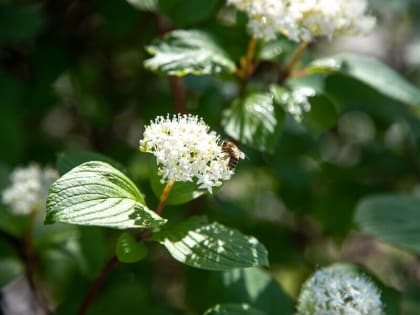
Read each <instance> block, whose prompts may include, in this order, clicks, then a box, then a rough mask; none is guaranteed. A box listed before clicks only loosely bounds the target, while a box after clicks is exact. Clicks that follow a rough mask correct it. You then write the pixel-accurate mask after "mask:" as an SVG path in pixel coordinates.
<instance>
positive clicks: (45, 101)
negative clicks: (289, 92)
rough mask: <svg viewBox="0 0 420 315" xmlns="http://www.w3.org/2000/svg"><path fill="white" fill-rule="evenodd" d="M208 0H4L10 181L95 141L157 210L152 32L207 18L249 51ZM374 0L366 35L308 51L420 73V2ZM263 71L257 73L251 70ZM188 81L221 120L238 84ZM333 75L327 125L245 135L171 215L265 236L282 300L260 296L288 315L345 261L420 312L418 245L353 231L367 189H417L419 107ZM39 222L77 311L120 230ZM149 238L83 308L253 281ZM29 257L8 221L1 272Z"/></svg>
mask: <svg viewBox="0 0 420 315" xmlns="http://www.w3.org/2000/svg"><path fill="white" fill-rule="evenodd" d="M199 2H200V1H196V0H170V1H166V2H165V3H166V4H165V6H164V8H163V9H162V12H159V13H156V12H149V11H141V10H138V9H137V8H136V7H135V6H133V5H132V4H130V3H128V2H127V1H125V0H97V1H94V0H89V1H81V0H75V1H71V0H62V1H50V0H44V1H23V0H22V1H12V0H10V1H7V0H2V1H0V188H4V187H5V186H6V185H7V184H8V174H9V172H10V171H11V170H12V169H13V168H14V167H16V166H22V165H27V164H29V163H30V162H32V161H36V162H39V163H41V164H43V165H52V166H54V165H55V163H56V160H57V157H58V155H59V153H60V152H64V151H69V150H89V151H95V152H98V153H101V154H104V155H106V156H109V157H110V158H112V159H114V160H116V161H118V162H120V163H122V164H123V165H125V166H126V167H127V169H128V171H129V172H130V174H131V177H132V178H133V179H134V180H135V181H136V183H138V184H139V186H140V187H141V189H142V191H143V192H144V193H145V194H146V196H147V198H148V203H149V204H150V205H151V208H153V206H154V205H156V202H157V200H156V198H155V197H154V196H153V193H152V191H151V188H150V185H149V182H148V174H149V171H150V170H149V164H148V163H149V162H148V157H147V156H146V155H145V154H141V153H140V152H139V151H138V141H139V139H140V137H141V133H142V130H143V126H144V124H146V123H148V122H149V121H150V120H151V119H153V118H154V117H155V116H157V115H166V114H167V113H175V112H177V111H178V110H179V108H177V107H176V106H175V104H174V97H173V94H172V92H171V85H170V80H169V79H168V78H167V77H160V76H157V75H155V74H153V73H151V72H148V71H146V70H145V69H144V68H143V61H144V60H145V59H146V58H147V57H148V55H147V53H146V51H145V46H147V45H148V44H150V43H151V42H152V40H153V39H155V38H157V37H159V36H160V35H161V34H162V32H164V31H165V30H167V29H173V28H200V29H205V30H209V31H211V32H213V33H214V34H215V35H216V36H217V37H218V39H219V40H220V42H221V43H222V45H223V46H224V47H225V49H226V50H227V51H228V52H229V54H230V55H231V56H232V58H234V59H235V60H238V59H239V57H240V56H241V55H243V54H244V52H245V51H246V45H247V42H248V35H247V34H246V31H245V29H246V27H245V19H244V17H243V16H241V15H240V14H238V15H237V16H236V15H235V14H234V13H233V12H232V10H231V9H229V8H226V7H225V4H224V1H218V0H212V1H206V3H205V4H201V3H199ZM370 3H371V7H372V12H373V13H374V14H375V15H376V16H377V17H378V27H377V28H376V30H375V31H374V33H373V34H372V35H371V36H369V37H366V38H341V39H337V40H334V41H328V40H323V41H320V42H318V43H316V44H313V45H311V47H310V48H309V50H308V52H307V54H306V55H305V56H304V58H305V60H310V59H311V58H313V57H315V56H327V55H329V54H331V53H335V52H341V51H356V52H360V53H363V54H367V55H372V56H375V57H377V58H379V59H380V60H382V61H383V62H384V63H386V64H388V65H390V66H391V67H392V68H394V69H396V70H397V71H398V72H399V73H401V74H402V75H403V76H405V77H406V78H407V79H408V80H410V81H411V82H413V83H414V84H415V85H417V86H418V87H420V32H419V31H418V30H419V29H420V28H419V27H420V25H419V24H420V2H418V1H416V0H412V1H409V0H400V1H391V0H388V1H387V0H371V1H370ZM263 70H264V69H263ZM267 72H268V73H269V71H267ZM264 78H265V77H264V74H260V73H257V75H256V78H255V79H256V81H258V80H264ZM178 84H181V89H182V90H183V91H184V93H185V95H184V96H185V100H186V110H187V111H188V112H190V113H194V114H198V115H200V116H202V117H204V119H205V121H206V122H207V123H208V124H209V125H210V126H211V127H212V129H214V130H217V131H218V132H220V133H221V134H224V131H223V129H222V127H221V125H220V119H221V112H222V110H223V109H224V108H226V107H227V106H228V105H229V104H230V102H231V101H232V97H233V96H234V95H235V91H237V88H238V87H237V83H236V82H235V81H234V80H233V79H232V78H221V79H215V78H212V77H206V76H204V77H192V76H191V77H190V76H187V77H185V78H183V79H182V80H181V81H178ZM325 89H326V90H327V91H328V92H329V94H330V95H333V96H334V100H335V101H336V103H337V104H338V107H339V113H340V115H339V117H338V120H337V123H336V125H335V126H334V127H333V128H332V129H331V130H329V131H327V132H324V133H322V134H321V135H313V134H311V133H310V132H308V131H307V130H305V129H304V128H299V126H297V125H296V124H286V125H285V127H284V130H283V132H282V135H281V137H280V139H279V141H278V145H277V146H276V148H275V152H274V153H273V154H268V153H261V152H258V151H256V150H254V149H252V148H249V147H246V146H243V147H242V150H243V151H244V152H245V153H246V155H247V159H246V160H244V161H241V162H240V165H239V166H238V169H237V174H236V175H235V177H234V178H233V179H232V180H231V181H230V182H228V183H226V184H225V185H224V186H223V188H222V189H220V191H218V192H217V193H216V194H215V195H213V196H204V197H202V198H200V199H198V200H196V201H194V202H192V203H191V204H188V205H183V206H179V207H168V208H167V209H166V210H165V216H166V217H168V218H170V219H172V220H179V219H181V218H183V217H185V216H188V215H191V214H197V213H198V214H206V215H207V216H209V217H210V218H211V219H215V220H218V221H219V222H222V223H224V224H226V225H229V226H232V227H235V228H237V229H239V230H241V231H242V232H244V233H246V234H251V235H254V236H256V237H257V238H258V239H259V240H260V241H261V242H262V243H264V244H265V245H266V247H267V249H268V251H269V257H270V263H271V267H270V268H269V272H270V274H271V275H273V276H274V278H275V279H276V282H275V283H272V284H270V285H274V286H275V285H277V284H281V286H282V287H283V290H284V292H281V291H280V293H279V296H281V297H282V298H278V297H276V298H273V297H271V298H270V297H268V296H265V297H264V299H265V300H264V299H262V300H261V301H260V300H258V303H259V304H261V305H264V304H265V305H266V306H265V307H266V308H271V309H272V310H273V309H274V308H275V307H277V306H276V305H280V306H278V307H280V308H281V309H282V311H283V313H284V314H292V313H293V299H294V298H295V297H296V296H297V294H298V292H299V288H300V286H301V284H302V282H303V281H304V280H305V279H306V278H307V277H308V275H310V274H311V273H312V272H313V271H314V269H315V268H317V267H320V266H324V265H328V264H330V263H333V262H351V263H355V264H358V265H360V266H362V267H363V269H365V270H366V271H367V272H369V273H370V274H371V276H372V277H373V278H375V279H376V280H377V281H378V285H379V286H380V287H381V291H382V292H383V296H384V299H385V301H386V305H387V314H410V315H416V314H417V315H418V314H420V259H419V257H417V256H416V255H412V254H409V253H407V252H405V251H402V250H399V249H397V248H395V247H392V246H390V245H387V244H385V243H381V242H378V241H376V240H373V239H371V238H369V237H367V236H364V235H363V234H361V233H359V232H358V231H357V229H356V228H355V225H354V223H353V213H354V209H355V206H356V204H357V202H358V201H359V200H360V199H361V198H363V197H364V196H367V195H370V194H374V193H384V192H401V193H409V194H414V195H418V194H420V185H419V179H420V160H419V144H420V141H419V139H420V120H419V119H420V116H419V115H420V112H419V110H418V109H417V110H416V109H413V108H407V107H406V106H403V105H402V104H399V103H398V102H396V101H395V100H391V99H389V98H386V97H384V96H382V95H379V94H378V93H377V92H375V91H374V90H372V89H370V88H367V87H366V86H364V85H362V84H360V83H359V82H357V81H354V80H351V79H349V78H346V77H344V76H338V75H335V76H330V77H329V78H328V79H327V80H326V86H325ZM0 211H5V209H4V208H2V209H0ZM37 233H38V234H37V235H38V239H37V240H38V241H37V243H36V246H37V248H38V250H39V257H40V261H41V262H40V275H41V276H40V277H41V278H42V279H43V283H44V286H45V290H46V291H47V292H50V293H48V294H47V295H49V299H50V300H51V303H52V304H53V305H54V307H56V309H57V311H56V313H57V314H74V313H75V312H76V310H77V308H78V305H79V303H80V300H81V298H82V297H83V294H84V293H85V292H86V290H87V287H88V286H89V284H90V283H91V282H92V280H93V278H94V276H95V275H96V274H97V272H98V271H99V270H100V269H101V268H102V266H103V264H104V263H105V261H106V260H107V259H108V258H109V257H110V256H111V255H112V252H113V246H114V245H115V239H116V238H117V237H118V232H117V231H112V230H103V229H96V228H78V227H69V226H60V225H59V226H57V227H43V226H42V224H41V223H40V224H39V226H38V230H37ZM42 236H44V237H42ZM150 250H151V253H150V256H149V259H147V260H145V261H143V262H140V263H137V264H134V265H120V266H118V267H117V268H116V269H115V271H114V272H113V273H111V276H110V277H109V279H107V281H106V283H105V286H104V288H103V290H102V291H101V293H100V295H99V297H98V299H97V301H96V302H95V304H94V305H93V307H92V310H91V311H92V312H91V313H89V314H117V313H120V314H201V313H202V312H203V311H204V310H205V309H206V308H207V307H209V306H211V305H213V304H215V303H219V302H224V301H226V300H228V301H236V300H240V296H241V294H244V293H243V292H242V291H241V290H243V287H246V285H247V284H246V282H244V283H239V284H238V283H236V282H235V281H234V280H232V279H236V278H238V277H239V275H238V273H239V272H238V273H231V274H218V273H213V272H206V271H200V270H194V269H191V268H186V267H183V266H182V265H180V264H179V263H177V262H175V261H173V260H172V259H171V258H170V257H169V255H168V254H167V253H166V252H165V251H164V249H161V248H158V247H153V246H150ZM22 270H23V267H22V263H21V262H20V261H19V258H18V255H17V254H16V250H15V249H14V248H13V246H12V245H11V244H10V243H8V241H7V239H6V238H2V237H1V235H0V286H5V285H6V284H8V283H10V281H12V280H13V279H15V278H16V277H18V276H19V275H20V274H22ZM256 273H258V272H256ZM252 276H254V277H256V278H258V277H257V276H255V274H252V275H250V276H249V277H251V278H252ZM229 277H230V278H229ZM235 277H236V278H235ZM261 277H263V276H261ZM226 279H228V280H226ZM229 279H230V280H229ZM247 279H248V278H247ZM226 281H227V282H229V281H231V283H234V284H232V285H231V286H230V287H229V286H227V285H226V283H227V282H226ZM249 281H251V280H249ZM235 285H236V287H235ZM279 290H280V289H279ZM267 305H268V306H267ZM283 313H282V314H283ZM278 314H280V312H279V313H278Z"/></svg>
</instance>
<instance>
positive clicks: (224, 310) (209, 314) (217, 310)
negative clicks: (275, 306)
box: [204, 304, 265, 315]
mask: <svg viewBox="0 0 420 315" xmlns="http://www.w3.org/2000/svg"><path fill="white" fill-rule="evenodd" d="M264 314H265V313H263V312H261V311H259V310H257V309H255V308H252V307H251V306H249V305H248V304H218V305H215V306H213V307H211V308H209V309H208V310H207V311H206V312H205V313H204V315H264Z"/></svg>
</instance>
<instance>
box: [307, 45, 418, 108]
mask: <svg viewBox="0 0 420 315" xmlns="http://www.w3.org/2000/svg"><path fill="white" fill-rule="evenodd" d="M308 70H309V72H310V73H328V74H330V73H339V74H343V75H347V76H350V77H353V78H355V79H358V80H360V81H362V82H363V83H365V84H367V85H369V86H371V87H372V88H374V89H376V90H377V91H378V92H380V93H382V94H384V95H386V96H388V97H391V98H393V99H395V100H398V101H400V102H403V103H406V104H409V105H420V90H419V89H417V88H416V87H415V86H414V85H412V84H411V83H410V82H408V81H407V80H406V79H405V78H404V77H402V76H401V75H400V74H398V73H397V72H396V71H394V70H393V69H391V68H390V67H389V66H387V65H385V64H384V63H382V62H380V61H378V60H376V59H374V58H371V57H367V56H362V55H357V54H351V53H343V54H338V55H335V56H332V57H327V58H322V59H318V60H315V61H313V62H312V63H311V64H310V65H309V67H308Z"/></svg>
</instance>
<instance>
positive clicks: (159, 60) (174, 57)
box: [144, 30, 236, 77]
mask: <svg viewBox="0 0 420 315" xmlns="http://www.w3.org/2000/svg"><path fill="white" fill-rule="evenodd" d="M146 50H147V52H148V53H150V54H151V55H153V57H152V58H150V59H147V60H146V61H145V62H144V66H145V67H146V68H147V69H149V70H150V71H153V72H156V73H159V74H163V75H176V76H180V77H181V76H184V75H187V74H195V75H206V74H219V73H233V72H234V71H235V69H236V66H235V63H234V62H233V61H232V60H231V59H230V58H229V57H228V56H227V54H226V53H225V52H224V51H223V49H222V48H221V47H220V46H219V45H218V44H217V43H216V41H215V40H214V39H213V38H212V36H211V35H210V34H208V33H205V32H202V31H198V30H176V31H172V32H170V33H168V34H166V35H165V36H164V37H163V39H162V40H158V41H157V42H156V43H155V44H154V45H151V46H148V47H146Z"/></svg>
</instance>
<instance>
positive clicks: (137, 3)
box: [127, 0, 159, 12]
mask: <svg viewBox="0 0 420 315" xmlns="http://www.w3.org/2000/svg"><path fill="white" fill-rule="evenodd" d="M127 1H128V3H129V4H131V5H132V6H133V7H135V8H136V9H138V10H141V11H152V12H154V11H156V10H157V9H158V3H159V0H127Z"/></svg>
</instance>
